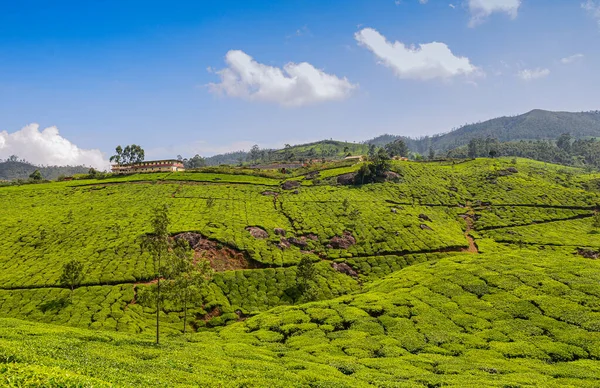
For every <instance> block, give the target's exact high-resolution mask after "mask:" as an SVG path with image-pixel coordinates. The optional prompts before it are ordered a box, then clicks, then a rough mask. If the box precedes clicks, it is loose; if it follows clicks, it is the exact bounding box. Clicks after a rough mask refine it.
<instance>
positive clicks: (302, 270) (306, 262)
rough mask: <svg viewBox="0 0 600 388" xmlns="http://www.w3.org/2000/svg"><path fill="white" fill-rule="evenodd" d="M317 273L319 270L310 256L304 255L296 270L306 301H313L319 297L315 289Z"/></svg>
mask: <svg viewBox="0 0 600 388" xmlns="http://www.w3.org/2000/svg"><path fill="white" fill-rule="evenodd" d="M316 275H317V271H316V269H315V265H314V264H313V262H312V261H311V260H310V258H308V257H306V256H305V257H303V258H302V259H301V260H300V263H299V264H298V268H297V270H296V277H297V278H296V282H297V284H298V288H299V289H300V292H301V293H302V296H303V297H304V300H306V301H312V300H315V299H316V298H317V291H316V290H315V287H316V285H315V280H316Z"/></svg>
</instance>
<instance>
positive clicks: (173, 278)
mask: <svg viewBox="0 0 600 388" xmlns="http://www.w3.org/2000/svg"><path fill="white" fill-rule="evenodd" d="M213 272H214V271H213V269H212V268H211V266H210V262H209V261H208V260H206V259H202V260H195V258H194V251H193V250H192V249H191V248H190V245H189V243H188V242H187V241H186V240H184V239H178V240H177V241H176V242H175V244H174V246H173V249H172V254H171V255H170V257H169V260H168V261H167V265H166V270H165V278H166V279H168V280H167V282H166V285H165V291H166V294H167V295H169V296H170V299H173V300H174V301H177V302H179V303H180V304H182V305H183V333H184V334H185V332H186V328H187V309H188V305H189V304H191V303H199V302H201V301H202V291H203V289H204V287H206V285H207V284H208V282H209V281H210V280H211V279H212V276H213Z"/></svg>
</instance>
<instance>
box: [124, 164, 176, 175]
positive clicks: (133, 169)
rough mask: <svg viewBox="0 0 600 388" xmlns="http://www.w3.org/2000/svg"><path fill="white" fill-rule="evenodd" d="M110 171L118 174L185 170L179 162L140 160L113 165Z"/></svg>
mask: <svg viewBox="0 0 600 388" xmlns="http://www.w3.org/2000/svg"><path fill="white" fill-rule="evenodd" d="M112 171H113V172H114V173H120V174H135V173H140V172H179V171H185V168H184V167H183V165H182V164H181V163H174V162H171V163H170V162H168V161H151V162H142V163H138V164H134V165H130V166H113V167H112Z"/></svg>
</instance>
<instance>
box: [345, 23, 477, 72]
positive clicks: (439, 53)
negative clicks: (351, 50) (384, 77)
mask: <svg viewBox="0 0 600 388" xmlns="http://www.w3.org/2000/svg"><path fill="white" fill-rule="evenodd" d="M354 38H355V39H356V40H357V41H358V43H359V44H360V45H362V46H364V47H366V48H367V49H369V50H370V51H371V52H373V54H375V56H376V57H377V58H379V59H380V60H381V63H382V64H383V65H385V66H387V67H389V68H391V69H392V70H393V71H394V73H396V75H397V76H398V77H399V78H405V79H419V80H431V79H435V78H441V79H450V78H452V77H455V76H460V75H477V74H482V73H481V71H480V70H479V69H478V68H477V67H475V66H473V65H472V64H471V62H470V61H469V58H466V57H457V56H455V55H454V54H452V52H451V51H450V49H449V48H448V46H447V45H446V44H445V43H440V42H432V43H425V44H420V45H419V47H415V46H409V47H407V46H406V45H404V43H402V42H398V41H396V42H394V43H391V42H388V41H387V39H386V38H385V36H383V35H381V34H380V33H379V32H378V31H377V30H374V29H372V28H365V29H362V30H361V31H359V32H357V33H356V34H355V35H354Z"/></svg>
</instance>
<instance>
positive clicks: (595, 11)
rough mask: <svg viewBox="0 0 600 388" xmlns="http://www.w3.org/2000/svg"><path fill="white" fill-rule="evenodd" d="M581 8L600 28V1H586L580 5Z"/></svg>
mask: <svg viewBox="0 0 600 388" xmlns="http://www.w3.org/2000/svg"><path fill="white" fill-rule="evenodd" d="M581 8H583V9H585V10H586V11H587V12H588V14H590V16H591V17H593V18H594V19H596V21H597V22H598V25H599V26H600V1H598V2H597V1H594V0H587V1H586V2H584V3H581Z"/></svg>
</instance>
